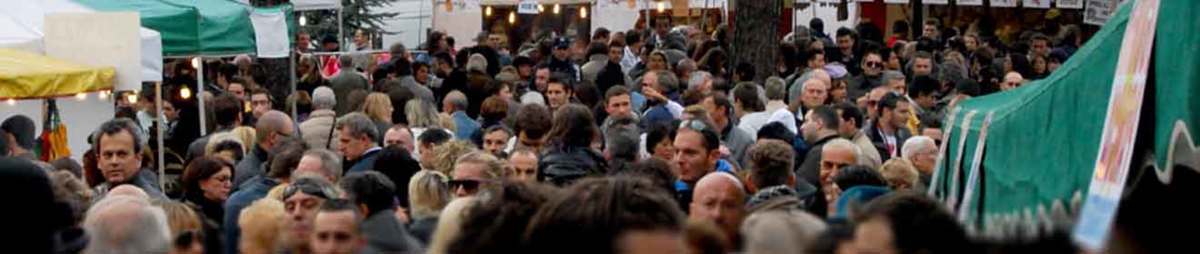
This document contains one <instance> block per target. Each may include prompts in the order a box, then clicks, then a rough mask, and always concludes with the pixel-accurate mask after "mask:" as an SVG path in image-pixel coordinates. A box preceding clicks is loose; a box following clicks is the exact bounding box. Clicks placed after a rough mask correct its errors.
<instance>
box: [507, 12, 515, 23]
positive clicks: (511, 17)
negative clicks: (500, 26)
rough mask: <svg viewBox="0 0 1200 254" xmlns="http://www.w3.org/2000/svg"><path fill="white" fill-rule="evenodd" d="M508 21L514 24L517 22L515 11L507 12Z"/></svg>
mask: <svg viewBox="0 0 1200 254" xmlns="http://www.w3.org/2000/svg"><path fill="white" fill-rule="evenodd" d="M508 23H509V24H516V23H517V12H515V11H514V12H509V13H508Z"/></svg>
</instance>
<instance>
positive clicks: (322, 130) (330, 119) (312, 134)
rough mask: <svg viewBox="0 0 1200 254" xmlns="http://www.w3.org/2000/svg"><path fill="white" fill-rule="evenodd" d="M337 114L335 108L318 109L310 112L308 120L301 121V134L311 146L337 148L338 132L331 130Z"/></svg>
mask: <svg viewBox="0 0 1200 254" xmlns="http://www.w3.org/2000/svg"><path fill="white" fill-rule="evenodd" d="M335 115H336V113H334V112H333V110H328V109H322V110H316V111H313V112H312V114H309V116H308V120H305V121H304V122H302V123H300V135H301V136H303V137H304V142H305V143H308V146H309V147H311V148H328V149H329V150H335V151H336V150H337V142H336V141H337V132H336V131H332V132H331V130H332V129H333V124H334V119H335ZM330 134H333V137H332V138H330V137H329V135H330ZM327 144H328V146H326V145H327Z"/></svg>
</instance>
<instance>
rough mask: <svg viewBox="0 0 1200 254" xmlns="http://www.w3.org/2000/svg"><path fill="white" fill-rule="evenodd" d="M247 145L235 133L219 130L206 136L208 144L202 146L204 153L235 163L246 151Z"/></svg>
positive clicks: (240, 159)
mask: <svg viewBox="0 0 1200 254" xmlns="http://www.w3.org/2000/svg"><path fill="white" fill-rule="evenodd" d="M239 128H240V127H239ZM247 147H248V146H246V145H245V143H242V139H241V138H240V137H238V136H237V134H236V133H234V132H221V133H217V134H213V135H212V137H210V138H208V144H207V145H205V146H204V155H207V156H216V157H221V158H224V159H226V160H229V161H231V162H233V163H234V164H237V162H239V161H242V158H243V157H244V156H245V155H246V153H247V152H248V151H247V149H246V148H247Z"/></svg>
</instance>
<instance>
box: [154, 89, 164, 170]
mask: <svg viewBox="0 0 1200 254" xmlns="http://www.w3.org/2000/svg"><path fill="white" fill-rule="evenodd" d="M154 94H155V96H154V107H155V108H156V109H155V110H154V112H155V113H157V114H158V115H156V116H154V119H155V120H154V122H155V124H156V125H158V128H154V129H155V132H157V133H158V134H157V135H156V136H158V138H156V139H157V141H158V160H156V161H158V179H166V178H164V177H166V176H167V170H166V168H167V167H166V162H164V161H163V158H166V150H165V149H166V148H164V147H163V128H165V126H164V124H163V123H164V122H165V121H164V120H165V119H163V118H164V117H163V115H164V114H163V112H162V110H163V102H162V82H154ZM166 183H167V181H158V188H159V189H163V190H165V189H167V187H166Z"/></svg>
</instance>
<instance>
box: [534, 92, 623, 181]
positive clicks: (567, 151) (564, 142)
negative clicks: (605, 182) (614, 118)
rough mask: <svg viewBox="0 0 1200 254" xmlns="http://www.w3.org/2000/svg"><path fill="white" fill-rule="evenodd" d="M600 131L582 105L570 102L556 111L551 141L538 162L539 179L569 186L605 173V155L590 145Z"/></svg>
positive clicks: (550, 136) (606, 166) (550, 135)
mask: <svg viewBox="0 0 1200 254" xmlns="http://www.w3.org/2000/svg"><path fill="white" fill-rule="evenodd" d="M599 132H600V131H599V130H598V129H597V128H596V121H595V119H594V118H593V117H592V113H591V112H589V111H588V109H587V108H586V107H584V106H583V105H579V104H568V105H566V106H564V107H562V108H560V109H558V111H557V112H554V127H552V128H550V133H549V144H548V146H547V147H546V151H545V152H544V153H543V155H542V159H541V161H539V162H538V180H539V181H544V182H548V183H552V184H554V185H558V186H566V185H570V184H571V183H572V182H574V181H576V180H578V179H580V178H583V177H586V176H597V175H604V174H606V173H607V171H608V165H607V163H605V161H604V157H603V156H601V155H600V153H599V152H597V151H595V150H592V148H591V144H592V140H593V139H595V138H596V136H597V133H599Z"/></svg>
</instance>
